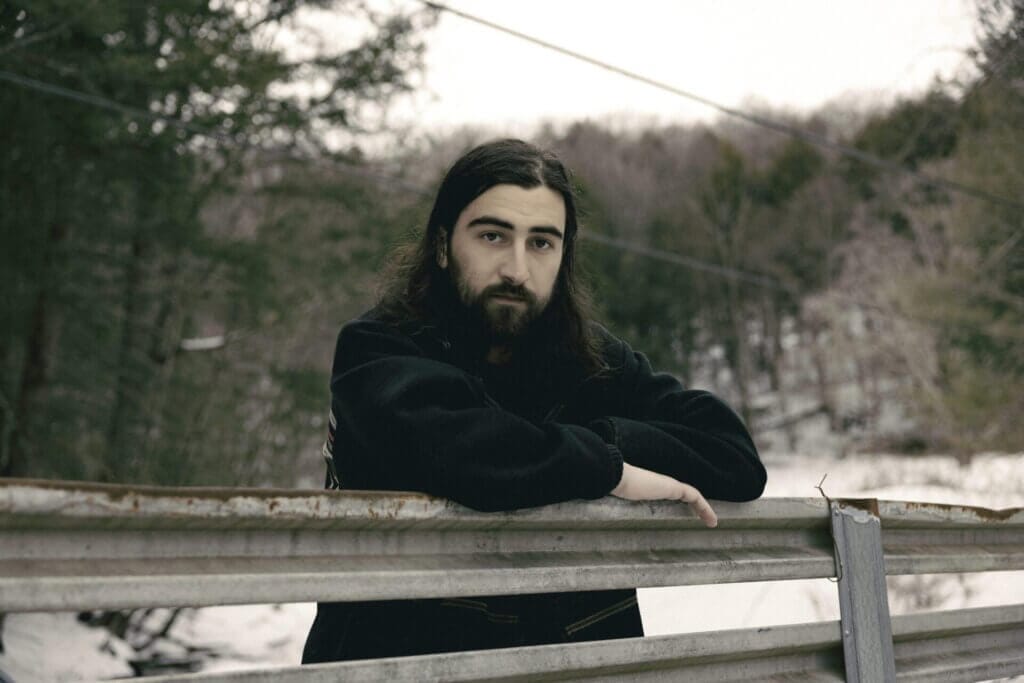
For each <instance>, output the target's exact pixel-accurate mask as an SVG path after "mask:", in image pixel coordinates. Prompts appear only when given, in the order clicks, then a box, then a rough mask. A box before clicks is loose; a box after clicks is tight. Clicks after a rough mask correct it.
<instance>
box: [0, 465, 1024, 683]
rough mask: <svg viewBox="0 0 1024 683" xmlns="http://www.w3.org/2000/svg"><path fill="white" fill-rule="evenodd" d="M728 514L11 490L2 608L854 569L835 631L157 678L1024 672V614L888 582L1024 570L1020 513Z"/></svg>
mask: <svg viewBox="0 0 1024 683" xmlns="http://www.w3.org/2000/svg"><path fill="white" fill-rule="evenodd" d="M716 510H717V511H718V513H719V519H720V524H719V527H718V528H717V529H713V530H711V529H706V528H704V527H703V526H702V525H701V524H700V522H699V521H698V520H697V519H696V518H694V517H693V516H692V515H690V514H689V512H688V511H687V510H686V509H685V508H684V507H681V506H679V505H678V504H673V503H649V504H637V503H629V502H625V501H620V500H615V499H605V500H601V501H594V502H576V503H567V504H562V505H554V506H549V507H545V508H536V509H532V510H522V511H517V512H510V513H480V512H474V511H472V510H468V509H466V508H463V507H461V506H458V505H456V504H454V503H451V502H448V501H444V500H439V499H432V498H429V497H426V496H422V495H419V494H404V493H380V492H354V491H353V492H310V491H285V490H263V489H260V490H254V489H200V488H191V489H170V488H155V487H128V486H101V485H94V484H84V483H74V482H42V481H29V480H0V612H18V611H46V610H82V609H97V608H130V607H149V606H168V607H169V606H184V605H190V606H196V605H214V604H239V603H255V602H268V601H273V602H298V601H313V600H342V601H344V600H368V599H392V598H423V597H441V596H472V595H493V594H501V593H505V594H513V593H537V592H556V591H571V590H594V589H612V588H627V587H637V586H644V587H651V586H673V585H691V584H709V583H727V582H740V581H764V580H776V579H799V578H817V577H833V576H837V575H838V576H839V581H838V584H839V591H840V606H841V614H842V620H841V621H839V622H821V623H814V624H803V625H798V626H784V627H773V628H767V629H766V628H759V629H740V630H731V631H720V632H714V633H698V634H688V635H679V636H661V637H654V638H642V639H626V640H621V641H613V642H609V641H605V642H600V643H581V644H574V645H565V646H543V647H533V648H515V649H507V650H494V651H487V652H471V653H459V654H455V655H451V654H449V655H434V656H425V657H409V658H401V659H389V660H372V661H365V662H348V663H339V664H325V665H317V666H307V667H294V668H288V669H275V670H272V671H267V672H264V673H262V674H257V673H254V672H252V671H246V672H244V673H241V674H237V675H234V674H207V675H203V674H197V675H191V676H176V677H163V678H153V679H151V680H154V681H155V680H164V681H171V680H208V681H213V680H217V681H230V680H260V677H262V679H264V680H274V681H292V680H294V681H320V680H339V679H343V680H352V681H358V680H379V679H383V678H387V679H392V680H423V679H435V680H487V679H501V680H533V679H536V678H537V677H539V676H541V677H546V678H551V679H552V680H553V679H562V678H588V677H598V676H600V677H611V678H616V677H618V678H622V679H629V680H636V679H638V678H645V679H646V678H651V679H652V680H653V679H663V678H664V679H678V678H679V677H681V676H685V677H688V678H687V680H733V679H738V678H744V679H750V678H753V679H759V678H766V677H773V676H776V677H777V676H783V675H786V676H788V675H807V676H814V677H815V680H844V679H845V680H863V681H872V682H874V681H881V680H893V679H899V680H908V681H929V680H936V681H937V680H942V681H948V680H980V679H985V678H993V677H997V676H1007V675H1011V674H1015V673H1024V605H1011V606H1004V607H996V608H985V609H974V610H954V611H947V612H938V613H932V614H928V615H912V616H904V617H896V618H893V619H891V620H890V618H889V614H888V606H887V603H886V595H885V583H884V577H885V575H886V574H915V573H941V572H968V571H990V570H1008V569H1024V510H1021V509H1013V510H1002V511H993V510H986V509H981V508H969V507H955V506H942V505H930V504H920V503H903V502H891V501H875V500H838V501H826V500H824V499H821V498H812V499H794V498H775V499H762V500H759V501H755V502H752V503H745V504H729V503H718V504H716ZM199 579H201V580H199ZM602 680H604V678H603V679H602Z"/></svg>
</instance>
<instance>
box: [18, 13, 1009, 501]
mask: <svg viewBox="0 0 1024 683" xmlns="http://www.w3.org/2000/svg"><path fill="white" fill-rule="evenodd" d="M311 6H313V7H322V8H325V9H331V10H332V11H334V12H338V13H343V14H344V16H345V17H346V21H348V22H350V25H351V26H352V34H353V36H355V37H354V38H353V39H352V40H351V41H350V42H349V43H348V44H345V45H343V46H337V45H334V44H333V43H328V42H324V41H320V42H317V41H310V47H309V54H308V55H306V56H304V57H303V58H302V59H299V60H296V59H294V58H293V57H292V56H291V55H290V53H289V50H287V49H286V46H284V45H282V44H281V42H280V41H275V40H273V39H272V38H273V36H275V35H277V34H278V32H280V31H286V30H288V29H289V27H290V26H293V23H292V20H293V19H294V17H295V16H296V14H297V13H298V12H300V11H304V10H308V8H309V7H311ZM977 15H978V27H979V28H978V35H979V39H978V44H977V46H976V48H975V49H974V50H973V51H972V52H971V54H970V55H969V58H970V60H971V63H972V65H973V69H972V71H971V74H972V75H971V76H970V77H968V78H965V79H960V80H956V81H936V82H935V83H934V84H933V85H932V86H931V88H930V89H929V90H928V91H927V92H925V93H923V94H921V95H920V96H916V97H913V98H904V99H902V100H900V101H897V102H895V103H892V104H888V105H884V106H883V105H872V104H861V103H858V104H853V103H845V104H833V105H829V106H826V107H823V108H822V109H820V110H819V111H816V112H813V113H810V114H800V115H796V114H793V113H790V112H786V111H759V112H757V116H758V117H761V118H764V119H768V120H770V121H772V122H775V123H777V124H778V126H777V127H776V129H774V130H766V129H765V128H764V127H763V126H759V125H756V124H752V123H750V122H744V121H738V120H735V119H734V118H729V117H722V118H720V119H718V120H717V121H716V122H715V123H713V124H707V125H689V126H683V125H673V126H664V125H662V126H655V125H642V126H632V127H626V126H618V125H613V124H611V123H609V122H607V121H601V120H585V121H578V122H575V123H572V124H548V125H544V126H541V127H539V128H538V129H537V133H536V135H535V136H534V141H536V142H538V143H540V144H542V145H545V146H548V147H550V148H552V149H553V150H555V151H556V152H557V153H558V154H559V155H560V156H561V157H562V158H563V159H565V160H566V162H567V163H568V165H569V166H570V167H571V168H572V169H573V170H574V173H575V182H576V183H577V186H578V190H579V194H580V197H581V205H582V208H583V212H584V213H583V227H582V232H581V235H582V237H583V240H584V241H583V243H582V254H583V260H584V264H585V270H586V273H587V275H588V279H589V282H590V285H591V287H592V289H593V293H594V300H595V302H596V303H597V306H598V310H599V312H600V315H601V317H602V320H604V321H605V322H606V323H607V325H608V327H609V328H610V329H611V330H612V331H613V332H615V333H616V334H618V335H621V336H623V337H624V338H626V339H627V340H629V342H630V343H631V344H632V345H633V346H634V347H636V348H639V349H641V350H643V351H645V352H646V353H647V354H648V355H649V356H650V357H651V360H652V363H653V364H654V365H655V366H656V367H658V368H659V369H662V370H665V371H668V372H671V373H673V374H675V375H676V376H678V377H679V378H680V379H681V380H682V381H683V382H684V383H686V384H688V385H692V386H699V387H704V388H709V389H712V390H714V391H716V392H718V393H720V394H722V395H724V396H725V397H727V398H728V399H729V400H730V402H731V403H732V405H734V406H735V407H736V408H737V410H738V411H739V412H740V413H741V414H742V416H743V417H744V419H745V420H746V421H747V422H748V424H749V425H750V426H751V428H752V430H753V432H754V434H755V438H756V439H757V440H758V442H759V444H760V445H761V446H762V448H767V449H771V450H773V451H777V452H779V453H795V452H798V451H800V450H806V449H808V448H815V447H817V446H815V444H814V443H812V442H807V441H806V440H804V438H803V436H802V435H803V434H804V433H805V432H806V430H805V429H804V427H806V426H807V425H808V424H809V423H811V422H814V423H815V424H819V425H821V426H822V429H824V430H826V431H827V433H828V434H830V435H832V437H833V438H832V439H831V440H830V441H828V442H827V443H828V444H830V446H829V447H830V448H834V449H835V454H836V455H845V454H847V453H853V452H862V453H881V452H884V453H902V454H906V456H907V457H913V456H914V455H916V454H921V453H950V454H954V455H956V456H957V457H959V458H961V459H962V460H968V459H970V458H971V457H972V456H973V455H974V454H977V453H981V452H986V451H1019V450H1020V449H1021V448H1022V444H1024V422H1022V421H1021V419H1020V416H1021V415H1024V2H1021V0H979V3H978V6H977ZM436 18H437V15H436V13H435V12H434V11H433V10H429V9H423V10H417V11H415V12H411V13H391V12H388V13H384V12H380V11H377V10H374V9H371V8H368V6H367V5H366V4H365V3H360V2H355V1H350V0H315V1H313V0H307V1H305V2H300V1H299V0H264V1H263V2H251V3H227V2H217V1H213V2H210V1H208V0H167V1H162V2H155V3H139V2H133V1H131V0H117V1H111V2H102V3H88V2H80V1H79V0H12V1H10V2H6V3H3V5H0V121H2V122H3V125H2V126H0V262H2V267H0V273H2V275H0V278H2V280H0V287H2V292H3V297H2V300H0V320H2V330H3V334H2V336H0V476H17V477H35V478H48V479H72V480H92V481H100V482H125V483H146V484H163V485H218V486H281V487H294V486H309V487H315V486H318V485H319V483H320V482H321V480H322V476H323V472H322V460H321V459H320V456H319V444H320V443H321V441H322V439H323V437H324V432H325V428H326V424H325V423H326V417H327V408H328V397H329V394H328V379H329V377H328V373H329V369H330V360H331V355H332V350H333V346H334V341H335V337H336V334H337V331H338V329H339V327H340V325H341V324H343V323H344V322H345V321H346V320H348V319H350V318H352V317H354V316H356V315H359V314H360V313H361V312H363V311H364V310H366V309H367V308H369V307H370V306H371V305H372V304H373V302H374V299H375V296H376V294H377V292H378V287H379V286H380V281H379V274H380V273H381V272H382V270H383V266H384V265H385V264H386V263H387V260H388V257H389V254H390V253H391V251H392V250H393V249H394V247H395V245H396V244H399V243H401V242H402V241H403V240H409V239H413V238H414V237H415V235H416V232H417V230H418V229H419V228H420V227H421V226H422V225H423V224H424V222H425V220H426V215H427V213H428V211H429V202H430V200H431V193H432V191H433V188H434V187H436V185H437V183H438V181H439V180H440V177H441V175H442V174H443V172H444V170H445V168H446V165H447V164H449V163H450V162H451V161H452V160H453V159H454V158H455V157H457V156H458V154H459V153H461V152H462V151H464V150H466V149H468V148H469V147H470V146H471V145H473V144H475V143H477V142H482V141H484V140H487V139H489V138H491V137H493V136H494V132H492V131H489V130H488V129H487V128H486V127H485V126H481V127H479V128H473V129H463V130H460V131H457V132H454V133H446V134H444V135H420V136H411V137H409V138H408V139H403V137H404V136H402V135H399V134H395V135H394V136H393V137H394V138H395V142H394V143H393V144H391V145H389V146H387V147H386V148H384V150H383V151H381V148H380V147H379V146H371V145H368V144H367V141H368V140H370V139H371V138H372V137H374V136H380V135H385V136H386V135H388V133H389V131H388V130H387V129H386V123H385V121H386V117H384V116H382V112H383V111H386V109H387V107H388V106H390V105H391V104H392V103H394V102H395V101H398V100H400V99H401V98H402V97H405V96H406V95H407V94H409V93H410V92H412V91H413V90H414V89H415V88H416V87H417V74H418V73H419V72H420V71H421V70H422V68H423V59H422V57H423V50H424V38H425V36H426V35H427V34H428V33H429V31H430V30H431V27H432V25H433V24H434V22H435V21H436ZM310 84H312V85H310ZM780 129H785V130H784V131H783V130H780ZM787 131H788V132H787Z"/></svg>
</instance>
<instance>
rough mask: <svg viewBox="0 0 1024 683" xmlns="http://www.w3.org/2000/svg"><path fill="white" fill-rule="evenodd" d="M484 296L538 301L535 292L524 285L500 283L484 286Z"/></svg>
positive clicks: (531, 301)
mask: <svg viewBox="0 0 1024 683" xmlns="http://www.w3.org/2000/svg"><path fill="white" fill-rule="evenodd" d="M482 294H483V296H482V298H488V297H494V296H504V297H508V298H510V299H522V300H523V301H525V302H526V303H528V304H535V303H537V297H536V296H534V294H533V292H531V291H530V290H528V289H527V288H526V287H523V286H522V285H510V284H500V285H491V286H490V287H486V288H484V291H483V293H482Z"/></svg>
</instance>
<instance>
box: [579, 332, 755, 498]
mask: <svg viewBox="0 0 1024 683" xmlns="http://www.w3.org/2000/svg"><path fill="white" fill-rule="evenodd" d="M619 344H621V356H620V358H621V363H622V372H623V375H622V376H623V381H624V385H625V386H624V392H625V396H624V399H625V400H624V401H622V402H621V404H620V405H621V407H622V409H621V413H622V414H621V415H614V416H608V417H605V418H602V419H598V420H595V421H594V422H592V423H591V424H590V425H589V426H590V427H591V429H593V430H594V431H596V432H598V433H600V434H601V435H602V436H603V438H604V439H605V440H606V441H607V442H608V443H610V444H614V445H615V446H617V447H618V448H619V450H620V451H621V452H622V456H623V458H624V460H625V461H626V462H628V463H629V464H631V465H635V466H637V467H643V468H644V469H649V470H653V471H655V472H659V473H661V474H665V475H668V476H670V477H672V478H674V479H678V480H679V481H682V482H685V483H687V484H690V485H692V486H694V487H696V488H697V490H699V491H700V492H701V493H702V494H704V496H705V497H707V498H713V499H716V500H730V501H747V500H753V499H755V498H757V497H759V496H760V495H761V494H762V493H763V492H764V486H765V482H766V479H767V474H766V472H765V469H764V465H763V464H762V463H761V459H760V458H759V456H758V454H757V448H756V447H755V446H754V442H753V440H752V439H751V437H750V433H749V432H748V431H747V428H746V426H745V425H744V424H743V421H742V420H741V419H740V418H739V416H738V415H736V413H734V412H733V411H732V410H731V409H730V408H729V407H728V406H727V405H726V404H725V403H723V402H722V401H721V400H720V399H718V398H717V397H716V396H714V395H713V394H711V393H709V392H707V391H699V390H687V389H684V388H683V387H682V385H680V384H679V382H678V381H677V380H676V379H675V378H673V377H672V376H670V375H667V374H663V373H655V372H653V371H652V370H651V365H650V363H649V362H648V360H647V358H646V357H645V356H644V355H643V354H642V353H637V352H635V351H633V350H632V349H631V348H630V347H629V346H628V345H627V344H626V343H625V342H619ZM616 355H618V354H616Z"/></svg>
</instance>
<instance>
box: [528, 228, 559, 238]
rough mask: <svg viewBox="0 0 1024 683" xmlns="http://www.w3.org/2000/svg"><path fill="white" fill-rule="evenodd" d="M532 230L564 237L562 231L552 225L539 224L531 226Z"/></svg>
mask: <svg viewBox="0 0 1024 683" xmlns="http://www.w3.org/2000/svg"><path fill="white" fill-rule="evenodd" d="M530 232H539V233H543V234H545V235H551V236H552V237H557V238H558V239H562V231H561V230H559V229H558V228H556V227H554V226H552V225H538V226H536V227H533V228H530Z"/></svg>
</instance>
